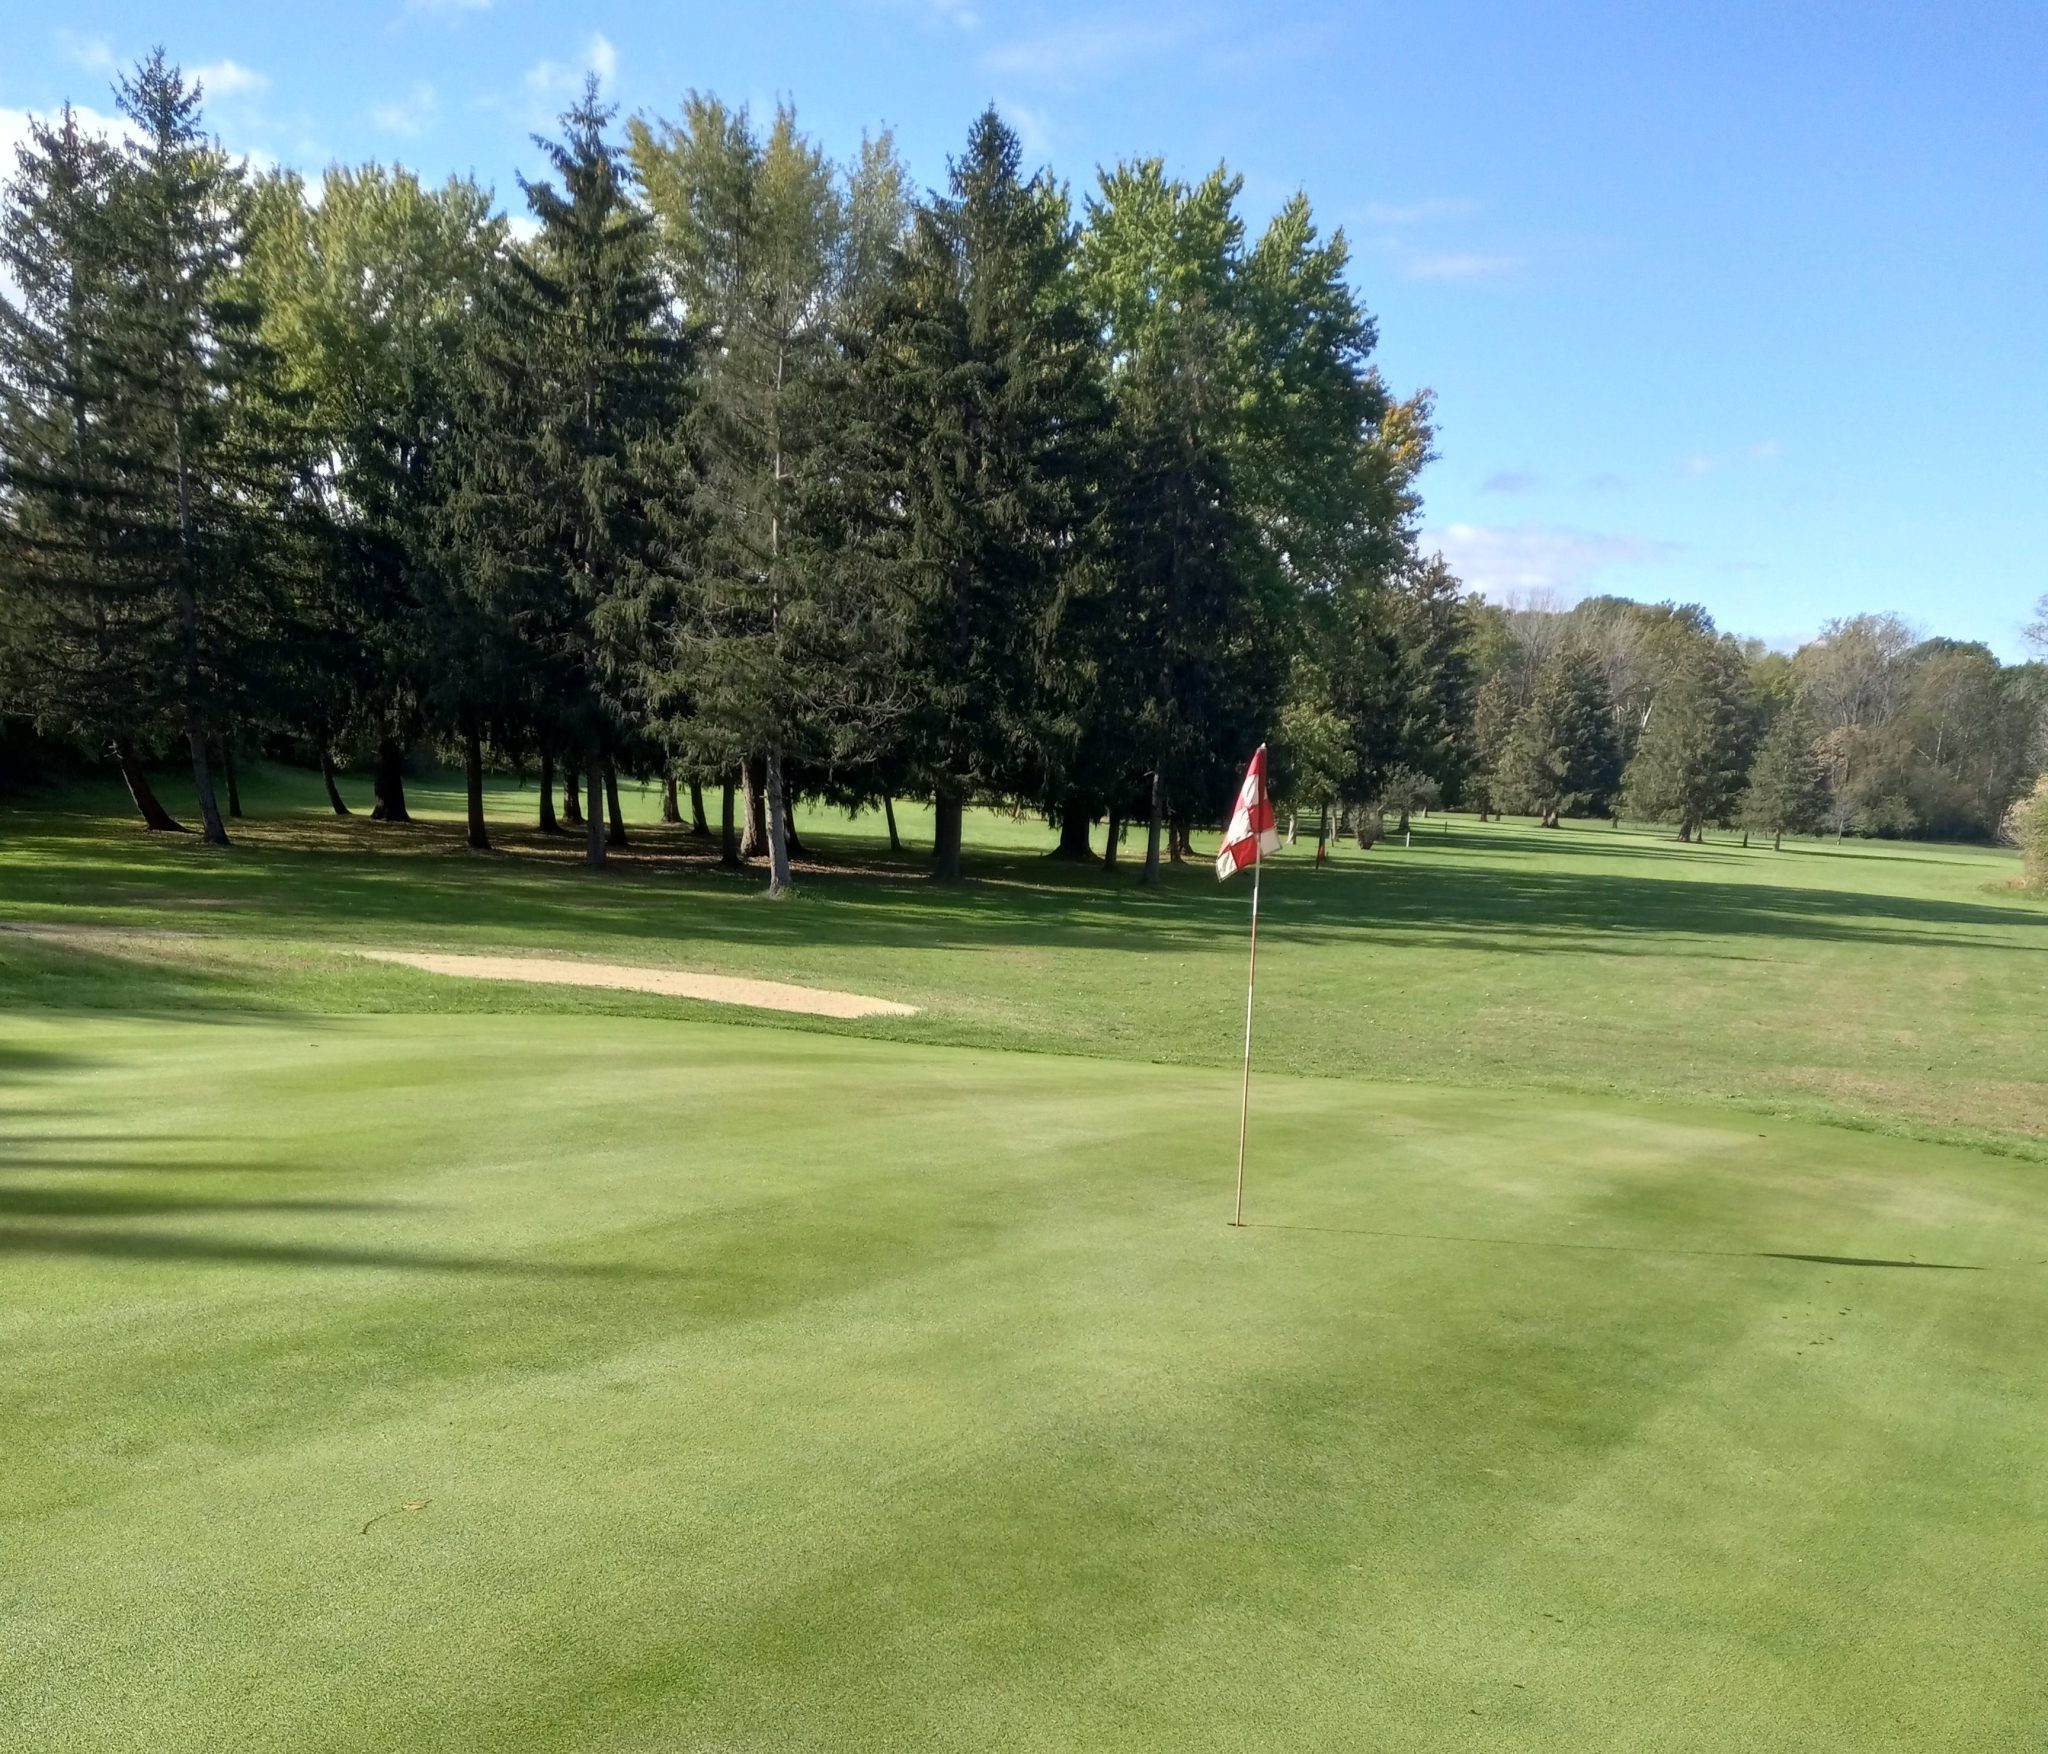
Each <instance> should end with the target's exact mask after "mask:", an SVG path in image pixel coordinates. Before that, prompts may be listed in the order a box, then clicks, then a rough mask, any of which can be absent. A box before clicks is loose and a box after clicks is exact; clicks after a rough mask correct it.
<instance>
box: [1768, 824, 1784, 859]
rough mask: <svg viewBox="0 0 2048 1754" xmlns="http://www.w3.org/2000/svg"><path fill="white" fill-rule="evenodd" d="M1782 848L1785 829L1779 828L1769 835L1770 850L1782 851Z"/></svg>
mask: <svg viewBox="0 0 2048 1754" xmlns="http://www.w3.org/2000/svg"><path fill="white" fill-rule="evenodd" d="M1784 850H1785V831H1784V830H1783V829H1779V830H1778V831H1776V832H1775V833H1774V834H1772V836H1771V851H1772V852H1774V853H1782V852H1783V851H1784Z"/></svg>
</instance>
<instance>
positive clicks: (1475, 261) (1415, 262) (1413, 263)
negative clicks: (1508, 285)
mask: <svg viewBox="0 0 2048 1754" xmlns="http://www.w3.org/2000/svg"><path fill="white" fill-rule="evenodd" d="M1395 265H1396V266H1397V267H1398V268H1399V269H1400V270H1401V272H1402V273H1403V274H1404V275H1405V276H1407V278H1408V279H1410V280H1500V279H1503V278H1505V277H1506V276H1508V275H1510V274H1512V273H1514V272H1515V271H1516V270H1517V269H1518V268H1520V267H1521V266H1522V258H1521V257H1520V256H1508V255H1498V254H1488V253H1486V252H1483V251H1478V250H1442V251H1428V250H1425V251H1406V250H1397V251H1396V252H1395Z"/></svg>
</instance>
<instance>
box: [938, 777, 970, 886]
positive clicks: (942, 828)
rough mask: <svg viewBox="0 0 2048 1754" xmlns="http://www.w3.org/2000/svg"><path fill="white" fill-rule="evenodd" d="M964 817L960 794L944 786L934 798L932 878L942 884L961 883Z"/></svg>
mask: <svg viewBox="0 0 2048 1754" xmlns="http://www.w3.org/2000/svg"><path fill="white" fill-rule="evenodd" d="M962 814H963V810H962V801H961V797H960V794H959V793H958V792H955V791H952V790H949V789H948V788H946V787H943V786H942V787H940V788H939V790H938V791H936V792H935V793H933V794H932V817H933V828H932V875H933V876H934V877H935V878H937V879H938V881H939V882H941V883H957V882H959V880H960V832H961V819H962Z"/></svg>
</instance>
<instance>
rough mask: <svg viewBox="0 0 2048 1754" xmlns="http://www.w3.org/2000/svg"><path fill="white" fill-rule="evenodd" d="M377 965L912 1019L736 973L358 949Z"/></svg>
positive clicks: (890, 1006)
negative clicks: (380, 963)
mask: <svg viewBox="0 0 2048 1754" xmlns="http://www.w3.org/2000/svg"><path fill="white" fill-rule="evenodd" d="M356 954H357V955H358V956H367V957H370V958H371V959H372V960H374V961H377V962H398V963H403V964H404V965H405V966H406V967H407V968H419V969H425V970H426V972H427V973H428V974H456V975H467V976H468V977H469V978H470V979H471V980H479V981H538V982H541V983H544V984H547V985H551V986H562V987H616V988H618V989H619V990H621V991H623V992H628V993H661V994H663V995H665V996H666V997H668V998H672V999H708V1000H709V1001H710V1002H711V1003H712V1004H714V1005H753V1006H756V1007H758V1008H759V1009H761V1010H763V1011H802V1012H804V1013H806V1014H807V1015H809V1016H812V1017H915V1016H916V1015H917V1007H916V1006H915V1005H899V1004H897V1003H896V1001H895V1000H893V999H870V998H868V997H867V996H866V995H865V994H862V993H835V992H831V991H829V990H827V989H826V988H824V987H793V986H790V985H788V984H787V983H785V982H783V981H751V980H743V979H741V978H740V977H739V976H738V975H729V974H690V973H687V972H686V971H684V970H682V969H679V968H636V967H634V966H633V965H632V964H631V963H627V962H566V961H561V960H558V959H556V958H553V957H547V956H444V955H439V954H433V953H416V952H413V951H409V950H359V951H357V952H356Z"/></svg>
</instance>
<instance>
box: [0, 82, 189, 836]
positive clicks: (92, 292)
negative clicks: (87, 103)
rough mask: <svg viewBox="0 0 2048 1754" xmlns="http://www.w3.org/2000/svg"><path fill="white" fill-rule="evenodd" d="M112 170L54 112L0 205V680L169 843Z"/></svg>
mask: <svg viewBox="0 0 2048 1754" xmlns="http://www.w3.org/2000/svg"><path fill="white" fill-rule="evenodd" d="M120 171H121V164H120V160H119V156H118V154H117V153H116V152H115V151H114V149H113V148H111V147H109V146H108V145H106V144H105V143H104V142H102V141H100V140H97V139H94V138H93V137H91V136H89V135H87V134H86V133H85V132H84V131H83V130H82V129H81V128H80V127H79V125H78V120H77V117H76V115H75V114H74V113H73V112H72V111H71V110H70V109H69V108H67V109H66V110H65V111H64V113H63V115H62V117H61V118H60V119H59V121H58V123H57V124H56V125H55V126H54V127H46V126H44V125H42V124H40V123H31V125H30V128H29V133H28V137H27V139H26V140H25V141H24V142H23V144H22V145H21V147H20V149H19V162H18V166H17V170H16V174H15V176H14V177H13V178H12V179H11V181H10V182H9V185H8V188H7V207H6V215H5V221H4V225H0V267H4V270H5V275H4V278H5V279H8V280H11V281H12V282H13V284H14V287H15V289H16V290H15V292H14V295H13V296H12V297H11V298H9V297H5V296H0V592H4V613H0V662H4V668H5V675H6V682H7V691H8V693H9V695H10V697H11V698H12V700H13V701H14V703H15V704H16V706H17V709H18V710H21V711H23V712H24V713H25V714H26V716H28V717H30V718H31V719H32V720H33V722H34V723H35V724H36V725H37V726H38V727H39V728H40V729H41V730H42V731H44V732H45V733H46V734H53V735H58V736H65V737H71V738H76V739H78V740H80V741H81V742H84V743H86V744H88V745H93V746H98V747H104V748H106V749H108V750H109V751H110V752H111V754H112V755H113V758H114V761H115V764H116V766H117V767H118V768H119V770H120V772H121V775H122V778H123V779H124V780H125V781H126V783H127V785H128V789H129V793H130V796H131V797H132V798H133V800H134V802H135V807H136V810H137V812H138V813H139V814H140V815H141V817H142V820H143V822H144V824H145V826H146V827H148V828H151V829H159V830H164V829H177V828H178V827H179V824H178V823H177V821H176V820H175V819H174V818H173V817H172V816H171V814H170V812H169V811H167V810H166V809H165V808H164V807H163V805H162V804H161V803H160V802H159V801H158V799H157V796H156V793H155V792H154V790H153V789H152V788H151V786H150V782H149V778H148V775H147V774H146V773H145V771H144V767H143V752H144V750H145V749H147V748H149V747H152V746H155V745H157V744H158V743H160V742H161V741H163V740H165V739H167V738H168V736H169V734H170V733H171V731H172V728H173V726H174V725H175V723H176V720H177V714H176V694H175V690H174V689H173V688H172V687H171V686H170V684H171V681H172V677H171V673H170V671H169V670H168V668H167V666H166V665H165V663H164V661H163V654H164V652H165V651H166V649H167V648H168V647H169V645H170V644H171V643H172V640H173V637H174V634H173V627H174V620H173V614H174V606H173V604H172V602H171V599H170V597H169V595H168V593H166V592H165V591H164V589H163V588H162V581H161V579H160V578H159V577H157V576H155V575H153V574H150V573H148V572H145V571H142V570H141V569H138V568H136V567H135V566H133V565H131V564H129V558H128V555H127V553H126V545H127V541H126V537H125V534H124V526H125V522H126V516H127V494H128V489H129V476H128V470H127V465H126V462H125V459H124V457H123V455H122V453H121V452H120V450H119V448H118V445H117V443H116V431H117V414H118V410H119V405H120V399H121V397H122V394H123V389H124V386H123V383H122V380H121V377H120V375H119V372H118V370H117V361H116V358H115V356H114V354H113V352H112V337H111V334H110V329H111V326H112V323H113V302H114V299H115V297H116V295H117V293H118V291H119V285H120V276H121V273H122V269H121V264H120V262H119V260H118V257H117V254H116V241H115V238H114V235H113V225H112V216H111V214H110V212H109V207H110V203H111V201H112V199H113V186H114V181H115V179H116V177H117V176H118V175H119V174H120Z"/></svg>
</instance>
